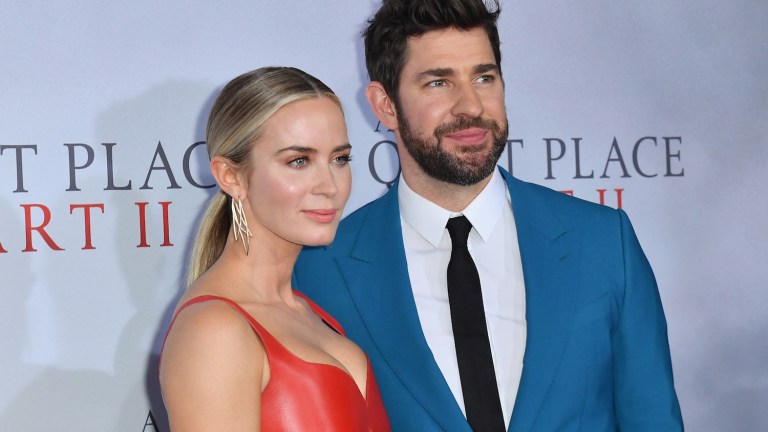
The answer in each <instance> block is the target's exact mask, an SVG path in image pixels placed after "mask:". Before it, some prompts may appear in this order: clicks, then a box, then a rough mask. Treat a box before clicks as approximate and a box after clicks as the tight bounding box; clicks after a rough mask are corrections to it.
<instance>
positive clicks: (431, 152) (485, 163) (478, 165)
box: [397, 109, 509, 186]
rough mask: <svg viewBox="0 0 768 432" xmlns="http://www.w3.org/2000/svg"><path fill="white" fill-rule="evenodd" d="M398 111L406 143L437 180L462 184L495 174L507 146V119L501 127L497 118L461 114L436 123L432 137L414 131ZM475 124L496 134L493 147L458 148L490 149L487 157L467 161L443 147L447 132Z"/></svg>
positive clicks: (423, 168)
mask: <svg viewBox="0 0 768 432" xmlns="http://www.w3.org/2000/svg"><path fill="white" fill-rule="evenodd" d="M397 111H398V112H397V114H398V119H399V120H400V122H399V125H398V127H399V131H400V138H402V140H403V145H404V146H405V148H406V150H408V153H409V154H410V155H411V157H413V159H414V160H415V161H416V163H417V164H419V166H420V167H421V169H422V170H423V171H424V172H425V173H426V174H427V175H428V176H430V177H432V178H434V179H436V180H440V181H443V182H446V183H452V184H456V185H459V186H469V185H473V184H476V183H478V182H480V181H481V180H483V179H485V178H487V177H488V176H489V175H491V173H493V170H494V169H495V168H496V162H498V160H499V157H501V153H502V152H503V151H504V147H505V146H506V145H507V135H508V134H509V124H508V122H507V121H506V120H505V121H504V128H503V129H502V128H501V127H500V126H499V124H498V123H497V122H496V121H495V120H491V119H483V118H480V117H476V118H467V117H460V118H458V119H457V120H456V121H454V122H452V123H443V124H440V125H439V126H437V127H436V128H435V130H434V132H433V134H432V136H431V137H423V136H417V135H415V134H413V131H412V130H411V128H410V124H409V123H408V120H407V119H406V117H405V116H404V115H403V113H402V112H401V111H400V110H399V109H398V110H397ZM473 127H476V128H482V129H486V130H489V131H490V132H491V134H492V135H493V145H492V147H491V149H490V150H489V149H488V148H485V147H483V148H482V149H477V148H466V149H460V150H459V151H461V152H464V153H465V154H468V153H477V152H487V155H486V157H485V158H484V159H482V160H477V161H475V160H471V161H465V160H462V159H461V158H460V157H458V156H457V155H453V154H451V153H449V152H447V151H446V150H445V149H444V148H443V142H442V140H443V137H444V136H445V135H447V134H450V133H454V132H458V131H461V130H464V129H468V128H473Z"/></svg>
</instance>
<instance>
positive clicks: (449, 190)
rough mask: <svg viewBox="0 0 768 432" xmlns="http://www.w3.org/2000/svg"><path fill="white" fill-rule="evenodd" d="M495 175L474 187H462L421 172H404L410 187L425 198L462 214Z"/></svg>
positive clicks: (489, 176)
mask: <svg viewBox="0 0 768 432" xmlns="http://www.w3.org/2000/svg"><path fill="white" fill-rule="evenodd" d="M491 177H493V173H491V174H490V175H488V177H486V178H484V179H483V180H481V181H479V182H478V183H475V184H473V185H468V186H461V185H457V184H453V183H447V182H444V181H440V180H437V179H434V178H432V177H430V176H428V175H427V174H425V173H424V172H423V171H421V170H406V169H404V170H403V179H404V180H405V182H406V183H408V187H410V188H411V190H413V191H414V192H416V193H417V194H419V195H420V196H422V197H423V198H425V199H427V200H429V201H431V202H433V203H435V204H437V205H439V206H440V207H442V208H444V209H446V210H449V211H452V212H460V211H462V210H464V209H465V208H467V206H468V205H469V204H470V203H471V202H472V200H474V199H475V198H476V197H477V196H478V195H479V194H480V192H482V191H483V189H485V186H486V185H488V182H489V181H491Z"/></svg>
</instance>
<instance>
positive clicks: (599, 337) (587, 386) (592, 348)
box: [294, 0, 682, 431]
mask: <svg viewBox="0 0 768 432" xmlns="http://www.w3.org/2000/svg"><path fill="white" fill-rule="evenodd" d="M493 6H494V8H493V9H492V10H490V11H489V10H488V9H487V8H486V6H485V4H484V3H483V2H482V0H419V1H417V0H384V2H383V4H382V6H381V8H380V10H379V11H378V12H377V13H376V15H375V17H374V18H373V19H372V20H371V21H370V23H369V27H368V28H367V29H366V31H365V34H364V37H365V49H366V65H367V67H368V72H369V75H370V78H371V81H372V82H371V83H370V84H369V85H368V87H367V89H366V96H367V99H368V101H369V103H370V105H371V108H372V109H373V111H374V113H375V114H376V116H377V117H378V118H379V120H380V121H381V123H382V124H383V125H384V126H386V127H388V128H390V129H392V130H393V131H394V134H395V138H396V141H397V146H398V152H399V155H400V164H401V168H402V175H401V177H400V179H399V182H398V183H396V184H395V185H393V187H392V188H391V189H390V190H389V192H387V193H386V194H385V195H384V196H382V197H381V198H379V199H377V200H375V201H373V202H371V203H369V204H367V205H366V206H364V207H362V208H361V209H359V210H357V211H356V212H354V213H353V214H351V215H350V216H349V217H347V218H346V219H345V220H344V221H342V223H341V226H340V228H339V231H338V234H337V236H336V239H335V240H334V243H333V245H332V247H327V248H305V250H304V251H303V252H302V254H301V256H300V257H299V261H298V263H297V266H296V269H295V272H294V282H295V284H296V287H297V288H298V289H300V290H301V291H303V292H305V293H307V294H308V295H309V296H310V297H311V298H313V299H314V300H315V301H317V302H318V303H319V304H320V305H321V306H322V307H324V308H326V309H327V310H328V311H329V312H330V313H331V314H332V315H333V316H335V317H336V318H337V319H338V320H339V321H340V322H341V323H342V325H343V326H344V327H345V329H346V331H347V333H348V336H349V337H351V338H352V339H353V340H355V342H357V343H358V344H359V345H360V346H361V347H362V348H363V349H364V350H365V351H366V352H367V353H368V355H369V357H370V359H371V363H372V365H373V368H374V371H375V373H376V376H377V379H378V382H379V386H380V389H381V392H382V395H383V397H384V401H385V405H386V407H387V411H388V413H389V416H390V421H391V424H392V427H393V429H394V430H398V431H440V430H445V431H470V430H473V429H474V430H475V431H480V430H505V429H508V430H509V431H531V430H535V431H563V430H583V431H609V430H619V429H620V430H622V431H636V430H637V431H640V430H643V431H666V430H681V429H682V419H681V416H680V409H679V405H678V402H677V396H676V394H675V390H674V386H673V381H672V370H671V362H670V356H669V347H668V341H667V334H666V321H665V318H664V313H663V310H662V307H661V302H660V299H659V294H658V290H657V288H656V283H655V280H654V277H653V274H652V271H651V269H650V266H649V264H648V262H647V260H646V259H645V256H644V255H643V252H642V250H641V249H640V246H639V243H638V242H637V239H636V237H635V234H634V231H633V229H632V226H631V225H630V223H629V220H628V219H627V216H626V215H625V214H624V212H622V211H620V210H618V211H617V210H613V209H610V208H608V207H603V206H599V205H596V204H592V203H588V202H585V201H581V200H578V199H575V198H573V197H569V196H566V195H564V194H560V193H558V192H554V191H551V190H549V189H546V188H543V187H540V186H536V185H533V184H529V183H524V182H521V181H519V180H517V179H515V178H513V177H511V176H510V175H509V174H508V173H507V172H506V171H504V170H503V169H502V168H500V167H496V162H497V160H498V158H499V156H500V154H501V152H502V150H503V148H504V145H505V143H506V139H507V131H508V126H507V120H506V112H505V107H504V93H503V90H504V83H503V80H502V74H501V69H500V65H501V63H500V52H499V37H498V31H497V29H496V19H497V17H498V13H499V6H498V3H496V2H494V5H493ZM461 216H463V217H461ZM465 218H466V219H465ZM459 221H461V222H459ZM470 224H471V225H470ZM459 225H464V226H465V231H466V230H471V231H470V232H469V238H468V239H466V237H461V235H460V234H456V232H457V231H456V230H457V228H456V226H459ZM446 226H447V227H448V228H446ZM464 235H465V236H466V234H464ZM454 236H455V237H454ZM465 246H466V247H465ZM467 250H468V251H469V255H470V257H469V258H468V257H467V254H466V251H467ZM454 255H455V256H454ZM459 262H461V264H460V265H459V264H458V263H459ZM457 268H459V270H457ZM475 269H476V270H475ZM472 273H474V274H475V276H467V277H465V275H469V274H472ZM468 305H470V306H468ZM477 305H479V311H478V310H477V307H474V306H477ZM470 309H471V310H472V311H471V314H475V315H471V316H472V317H471V318H467V316H470V315H468V314H470V312H468V310H470ZM478 312H479V313H480V315H479V318H478V316H477V315H476V313H478ZM483 314H484V317H483ZM477 324H479V326H478V325H477ZM470 329H471V330H470ZM468 347H469V348H468Z"/></svg>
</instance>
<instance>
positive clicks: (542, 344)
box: [502, 170, 579, 431]
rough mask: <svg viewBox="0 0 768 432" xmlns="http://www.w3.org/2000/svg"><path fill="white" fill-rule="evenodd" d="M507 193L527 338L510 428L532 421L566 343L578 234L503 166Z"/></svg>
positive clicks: (574, 289) (527, 426)
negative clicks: (522, 283) (522, 282)
mask: <svg viewBox="0 0 768 432" xmlns="http://www.w3.org/2000/svg"><path fill="white" fill-rule="evenodd" d="M502 173H503V174H504V177H505V179H506V180H507V184H508V185H509V192H510V196H511V198H512V207H513V213H514V215H515V224H516V226H517V235H518V242H519V246H520V254H521V257H522V264H523V277H524V280H525V296H526V304H525V308H526V321H527V328H528V333H527V339H526V347H525V355H524V357H523V372H522V377H521V379H520V387H519V389H518V393H517V399H516V401H515V408H514V411H513V413H512V419H511V421H510V425H509V430H510V431H529V430H531V428H532V427H533V425H534V421H535V419H536V416H537V413H538V412H539V410H540V408H541V405H542V403H543V401H544V398H545V396H546V394H547V391H548V390H549V388H550V386H551V384H552V381H553V379H554V376H555V374H556V372H557V367H558V365H559V363H560V360H561V357H562V355H563V352H564V349H565V346H566V344H567V340H568V336H569V332H570V329H571V322H572V320H573V314H574V311H575V306H576V304H575V300H576V293H577V288H578V260H579V257H578V256H577V251H578V249H579V248H578V243H579V239H578V236H577V235H576V234H575V233H572V232H568V231H567V230H566V229H565V227H564V226H563V224H562V223H561V222H560V221H559V220H558V219H557V218H555V217H554V216H553V214H552V211H551V209H549V208H548V207H547V204H546V203H545V202H544V201H543V200H542V198H541V196H540V194H535V193H533V192H534V191H533V189H532V188H533V187H534V186H531V185H527V184H525V183H523V182H521V181H519V180H517V179H514V178H513V177H511V176H510V175H509V174H508V173H506V171H503V170H502Z"/></svg>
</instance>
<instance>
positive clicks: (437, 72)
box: [416, 68, 456, 79]
mask: <svg viewBox="0 0 768 432" xmlns="http://www.w3.org/2000/svg"><path fill="white" fill-rule="evenodd" d="M455 74H456V71H455V70H454V69H453V68H432V69H427V70H425V71H423V72H420V73H419V74H418V75H416V79H425V78H444V77H449V76H453V75H455Z"/></svg>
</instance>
